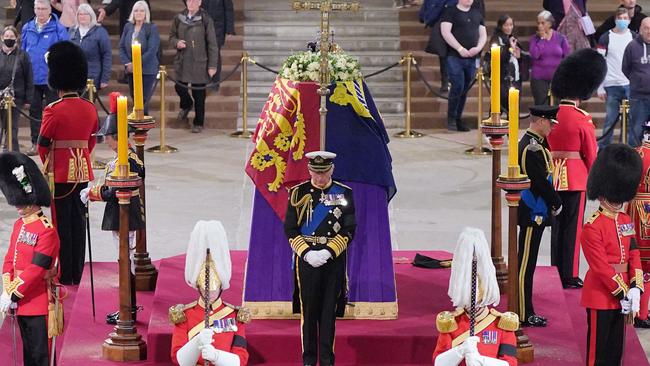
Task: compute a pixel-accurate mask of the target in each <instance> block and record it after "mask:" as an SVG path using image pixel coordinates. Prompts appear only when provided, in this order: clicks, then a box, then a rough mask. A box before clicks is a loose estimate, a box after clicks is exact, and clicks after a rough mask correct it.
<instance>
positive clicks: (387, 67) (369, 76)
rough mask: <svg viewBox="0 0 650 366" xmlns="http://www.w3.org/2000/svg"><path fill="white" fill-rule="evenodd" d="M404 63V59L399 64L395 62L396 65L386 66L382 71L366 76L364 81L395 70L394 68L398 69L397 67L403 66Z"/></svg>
mask: <svg viewBox="0 0 650 366" xmlns="http://www.w3.org/2000/svg"><path fill="white" fill-rule="evenodd" d="M403 63H404V59H402V60H399V61H398V62H395V63H394V64H392V65H390V66H386V67H384V68H383V69H381V70H379V71H375V72H373V73H370V74H368V75H365V76H364V77H363V78H364V79H368V78H371V77H373V76H376V75H379V74H381V73H384V72H386V71H388V70H390V69H392V68H394V67H397V66H399V65H401V64H403Z"/></svg>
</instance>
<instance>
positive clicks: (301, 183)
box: [289, 180, 309, 191]
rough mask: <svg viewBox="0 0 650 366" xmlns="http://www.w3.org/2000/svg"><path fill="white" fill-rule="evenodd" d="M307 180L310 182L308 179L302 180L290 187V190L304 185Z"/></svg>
mask: <svg viewBox="0 0 650 366" xmlns="http://www.w3.org/2000/svg"><path fill="white" fill-rule="evenodd" d="M307 182H309V180H306V181H304V182H300V183H298V184H296V185H295V186H293V187H291V188H289V190H290V191H292V190H293V189H294V188H298V187H300V186H301V185H303V184H305V183H307Z"/></svg>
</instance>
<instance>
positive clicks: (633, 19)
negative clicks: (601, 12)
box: [595, 0, 646, 39]
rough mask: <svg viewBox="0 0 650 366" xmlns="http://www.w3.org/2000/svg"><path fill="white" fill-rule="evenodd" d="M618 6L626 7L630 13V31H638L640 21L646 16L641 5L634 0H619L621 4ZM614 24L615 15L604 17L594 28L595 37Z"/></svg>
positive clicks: (597, 37)
mask: <svg viewBox="0 0 650 366" xmlns="http://www.w3.org/2000/svg"><path fill="white" fill-rule="evenodd" d="M619 8H625V9H627V13H628V14H629V15H630V25H629V26H628V28H629V29H630V30H631V31H634V32H636V33H639V28H641V21H642V20H643V18H645V17H646V15H645V14H643V13H642V12H641V11H642V9H641V7H640V6H639V5H636V0H621V5H619ZM614 26H616V15H612V16H610V17H609V18H607V19H605V21H604V22H603V24H601V25H600V27H598V28H597V29H596V34H595V39H600V37H601V36H602V35H603V34H605V33H607V31H608V30H610V29H612V28H614Z"/></svg>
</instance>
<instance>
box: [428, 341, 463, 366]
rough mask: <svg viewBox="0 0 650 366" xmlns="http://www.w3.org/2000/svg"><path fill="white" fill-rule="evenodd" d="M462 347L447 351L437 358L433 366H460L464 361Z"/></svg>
mask: <svg viewBox="0 0 650 366" xmlns="http://www.w3.org/2000/svg"><path fill="white" fill-rule="evenodd" d="M461 347H462V345H460V346H456V347H453V348H450V349H448V350H446V351H445V352H443V353H441V354H439V355H438V356H437V357H436V360H435V362H434V363H433V366H458V365H459V364H460V363H461V361H463V358H464V357H463V355H462V349H461Z"/></svg>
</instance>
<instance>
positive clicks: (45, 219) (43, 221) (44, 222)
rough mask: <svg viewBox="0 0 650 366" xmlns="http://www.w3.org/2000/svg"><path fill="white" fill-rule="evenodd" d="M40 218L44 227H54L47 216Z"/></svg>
mask: <svg viewBox="0 0 650 366" xmlns="http://www.w3.org/2000/svg"><path fill="white" fill-rule="evenodd" d="M40 220H41V222H42V223H43V226H45V227H46V228H48V229H51V228H53V227H54V226H52V223H51V222H50V219H48V218H47V217H45V216H41V217H40Z"/></svg>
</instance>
